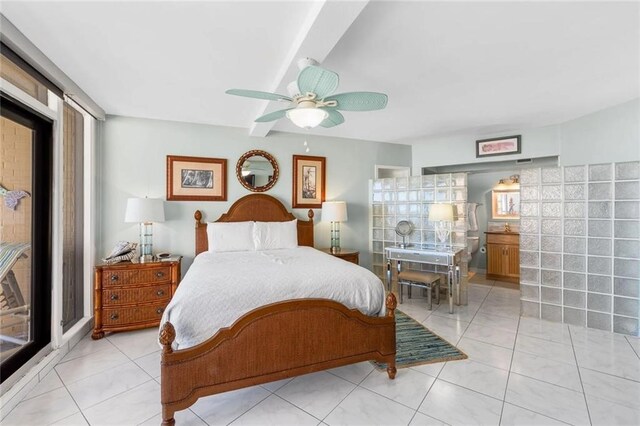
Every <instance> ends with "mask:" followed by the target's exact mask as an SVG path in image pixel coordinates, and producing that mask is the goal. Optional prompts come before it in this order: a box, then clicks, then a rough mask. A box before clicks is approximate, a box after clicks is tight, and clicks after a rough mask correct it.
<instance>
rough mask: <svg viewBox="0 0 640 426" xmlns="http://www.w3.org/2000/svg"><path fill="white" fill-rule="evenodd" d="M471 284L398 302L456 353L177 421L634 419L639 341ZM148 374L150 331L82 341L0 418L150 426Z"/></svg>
mask: <svg viewBox="0 0 640 426" xmlns="http://www.w3.org/2000/svg"><path fill="white" fill-rule="evenodd" d="M474 281H475V284H472V285H471V286H470V290H469V305H468V306H465V307H457V308H456V312H455V314H453V315H449V314H448V313H447V310H446V306H445V305H444V304H443V305H441V306H440V307H438V308H437V309H435V306H434V311H428V310H427V309H426V302H425V300H424V299H422V298H414V299H411V300H406V299H405V303H404V304H403V305H401V309H402V310H403V311H404V312H406V313H407V314H409V315H411V316H413V317H414V318H415V319H417V320H418V321H421V322H422V323H423V324H425V325H426V326H427V327H429V328H431V329H432V330H433V331H434V332H436V333H438V334H439V335H440V336H442V337H444V338H445V339H447V340H449V341H450V342H452V343H455V344H457V345H458V346H459V347H460V348H461V349H462V350H463V351H465V352H466V353H467V355H469V359H468V360H464V361H453V362H448V363H439V364H431V365H423V366H418V367H414V368H408V369H400V370H398V376H397V378H396V380H394V381H390V380H388V379H387V376H386V373H381V372H378V371H376V370H374V369H373V368H372V367H371V365H370V364H369V363H360V364H355V365H351V366H347V367H342V368H338V369H334V370H329V371H325V372H320V373H314V374H309V375H306V376H301V377H296V378H294V379H292V380H284V381H280V382H274V383H269V384H266V385H263V386H255V387H252V388H248V389H242V390H238V391H234V392H229V393H225V394H221V395H216V396H212V397H208V398H203V399H201V400H199V401H198V402H197V403H196V404H195V405H193V406H192V407H191V409H189V410H185V411H183V412H180V413H178V414H177V416H176V419H177V424H178V425H206V424H209V425H224V424H233V425H306V424H309V425H318V424H327V425H376V424H379V425H396V424H397V425H442V424H451V425H458V424H459V425H467V424H482V425H497V424H502V425H516V424H518V425H553V424H574V425H588V424H593V425H613V424H619V425H638V424H640V404H639V402H640V357H639V355H640V339H638V338H634V337H626V336H622V335H617V334H613V333H606V332H600V331H597V330H587V329H584V328H578V327H573V326H567V325H565V324H556V323H550V322H546V321H541V320H536V319H530V318H520V316H519V312H520V309H519V301H518V298H519V293H518V291H517V290H513V289H509V288H504V287H501V286H498V285H494V284H495V283H494V282H491V281H486V280H483V279H482V277H477V278H475V280H474ZM159 375H160V369H159V350H158V347H157V345H156V330H153V329H150V330H144V331H140V332H132V333H121V334H114V335H111V336H109V337H107V338H105V339H102V340H99V341H95V342H94V341H92V340H91V339H90V338H89V336H87V337H85V338H84V339H83V340H82V341H81V342H80V343H79V344H78V345H77V346H76V347H75V348H74V349H73V350H71V352H69V353H68V354H67V356H66V357H65V358H64V359H62V361H61V362H60V363H59V364H58V365H57V366H56V367H55V369H54V370H53V371H52V372H51V373H50V374H49V375H48V376H47V377H46V378H45V379H44V380H43V381H42V382H41V383H40V384H39V385H38V386H37V387H36V388H35V389H34V390H33V391H32V392H31V393H30V394H29V395H27V397H26V398H25V399H24V401H22V402H21V403H20V404H18V405H17V406H16V408H15V409H14V410H13V411H12V412H11V413H9V414H8V415H7V417H6V418H5V419H4V420H3V421H2V424H3V425H14V424H15V425H44V424H61V425H80V424H82V425H85V424H91V425H103V424H104V425H106V424H117V425H137V424H145V425H146V424H149V425H158V424H159V423H160V404H159V400H160V394H159V391H160V385H159V380H160V378H159Z"/></svg>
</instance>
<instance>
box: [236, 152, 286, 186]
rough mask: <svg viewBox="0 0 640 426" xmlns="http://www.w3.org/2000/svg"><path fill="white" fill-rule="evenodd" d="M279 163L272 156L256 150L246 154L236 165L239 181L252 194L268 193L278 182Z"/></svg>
mask: <svg viewBox="0 0 640 426" xmlns="http://www.w3.org/2000/svg"><path fill="white" fill-rule="evenodd" d="M278 173H279V172H278V163H277V162H276V159H275V158H273V156H272V155H271V154H269V153H268V152H265V151H261V150H258V149H255V150H253V151H248V152H245V153H244V154H243V155H242V157H240V159H239V160H238V163H237V164H236V177H237V178H238V181H239V182H240V183H241V184H242V186H244V187H245V188H247V189H248V190H249V191H252V192H265V191H268V190H269V189H271V188H272V187H273V185H275V184H276V182H277V181H278Z"/></svg>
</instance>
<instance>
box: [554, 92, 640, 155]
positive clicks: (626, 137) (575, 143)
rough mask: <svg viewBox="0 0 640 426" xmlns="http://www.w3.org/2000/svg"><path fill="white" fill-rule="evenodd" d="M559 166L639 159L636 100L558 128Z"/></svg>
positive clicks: (639, 110) (639, 127)
mask: <svg viewBox="0 0 640 426" xmlns="http://www.w3.org/2000/svg"><path fill="white" fill-rule="evenodd" d="M560 139H561V141H562V145H561V147H560V165H561V166H574V165H581V164H593V163H614V162H624V161H634V160H639V159H640V100H639V99H634V100H633V101H630V102H626V103H624V104H621V105H617V106H615V107H612V108H608V109H605V110H602V111H598V112H596V113H593V114H589V115H585V116H584V117H580V118H576V119H575V120H571V121H567V122H566V123H563V124H562V125H561V126H560Z"/></svg>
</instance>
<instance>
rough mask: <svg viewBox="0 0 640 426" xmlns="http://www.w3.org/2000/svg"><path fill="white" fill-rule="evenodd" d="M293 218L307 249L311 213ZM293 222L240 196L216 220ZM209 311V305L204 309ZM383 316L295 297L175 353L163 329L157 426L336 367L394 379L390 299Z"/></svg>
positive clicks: (267, 201) (269, 201)
mask: <svg viewBox="0 0 640 426" xmlns="http://www.w3.org/2000/svg"><path fill="white" fill-rule="evenodd" d="M308 217H309V220H307V221H303V220H298V243H299V244H300V245H304V246H311V247H313V211H312V210H309V213H308ZM195 219H196V254H199V253H201V252H203V251H205V250H207V235H206V223H202V222H201V220H202V214H201V213H200V211H196V213H195ZM293 219H295V216H294V215H293V214H291V213H289V212H288V211H287V209H286V208H285V207H284V206H283V205H282V204H281V203H280V202H279V201H278V200H276V199H275V198H273V197H271V196H269V195H265V194H252V195H247V196H245V197H243V198H241V199H239V200H238V201H236V202H235V203H234V204H233V205H232V206H231V208H230V209H229V211H228V212H227V213H225V214H223V215H222V216H221V217H220V218H219V219H218V222H242V221H250V220H255V221H265V222H283V221H289V220H293ZM211 308H212V309H215V308H216V307H215V306H212V307H211ZM386 308H387V313H386V317H369V316H366V315H364V314H362V313H361V312H360V311H357V310H355V309H348V308H347V307H345V306H344V305H342V304H340V303H338V302H334V301H332V300H326V299H297V300H289V301H284V302H279V303H273V304H270V305H265V306H262V307H260V308H257V309H254V310H253V311H251V312H249V313H247V314H246V315H244V316H242V317H240V318H239V319H238V320H237V321H236V322H235V323H234V324H233V325H231V326H230V327H226V328H222V329H220V330H218V332H217V333H215V334H214V335H213V336H212V337H211V338H209V339H208V340H206V341H205V342H203V343H201V344H199V345H197V346H194V347H191V348H188V349H182V350H176V351H174V350H173V349H172V347H171V345H172V343H173V340H174V339H175V330H174V327H173V326H172V325H171V323H170V322H166V323H164V324H163V325H162V328H161V330H160V343H161V344H162V346H163V349H162V355H161V402H162V424H163V425H174V424H175V420H174V413H175V412H176V411H179V410H184V409H185V408H188V407H189V406H191V405H192V404H193V403H195V402H196V401H197V399H198V398H200V397H204V396H207V395H213V394H217V393H221V392H226V391H230V390H234V389H240V388H244V387H247V386H253V385H257V384H262V383H267V382H271V381H274V380H280V379H285V378H288V377H293V376H298V375H301V374H306V373H312V372H315V371H320V370H325V369H328V368H334V367H340V366H343V365H347V364H352V363H355V362H360V361H367V360H377V361H380V362H386V363H387V365H388V367H387V373H388V375H389V378H390V379H393V378H395V375H396V361H395V355H396V334H395V317H394V310H395V308H396V299H395V296H394V295H393V294H392V293H390V294H389V295H388V296H387V299H386Z"/></svg>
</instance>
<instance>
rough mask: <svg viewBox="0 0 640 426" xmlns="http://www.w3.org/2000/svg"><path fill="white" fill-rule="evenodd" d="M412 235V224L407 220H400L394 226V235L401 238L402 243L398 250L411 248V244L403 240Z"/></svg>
mask: <svg viewBox="0 0 640 426" xmlns="http://www.w3.org/2000/svg"><path fill="white" fill-rule="evenodd" d="M412 233H413V223H411V222H409V221H408V220H401V221H400V222H398V224H397V225H396V234H398V236H399V237H402V243H401V244H400V248H406V247H409V246H411V244H407V243H406V240H405V238H406V237H408V236H409V235H411V234H412Z"/></svg>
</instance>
